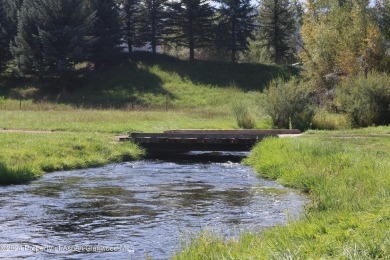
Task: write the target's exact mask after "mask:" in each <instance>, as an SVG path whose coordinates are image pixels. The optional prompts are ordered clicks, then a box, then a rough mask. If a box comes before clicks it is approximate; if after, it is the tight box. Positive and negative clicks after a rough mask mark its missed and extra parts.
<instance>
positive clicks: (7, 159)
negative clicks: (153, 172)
mask: <svg viewBox="0 0 390 260" xmlns="http://www.w3.org/2000/svg"><path fill="white" fill-rule="evenodd" d="M0 146H1V147H2V152H1V155H0V185H6V184H19V183H25V182H28V181H31V180H33V179H36V178H37V177H39V176H41V175H42V174H43V173H45V172H51V171H59V170H72V169H78V168H91V167H97V166H102V165H104V164H108V163H114V162H122V161H129V160H135V159H137V158H139V157H140V156H141V155H142V154H143V152H142V151H141V150H140V149H139V148H138V147H137V146H136V145H135V144H133V143H129V142H123V143H118V142H115V141H114V140H113V139H112V136H110V135H107V134H98V133H94V134H92V133H53V134H27V133H0Z"/></svg>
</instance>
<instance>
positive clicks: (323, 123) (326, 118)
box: [311, 108, 352, 130]
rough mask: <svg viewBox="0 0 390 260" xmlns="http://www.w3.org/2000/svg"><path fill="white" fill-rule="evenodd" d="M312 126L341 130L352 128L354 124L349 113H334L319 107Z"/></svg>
mask: <svg viewBox="0 0 390 260" xmlns="http://www.w3.org/2000/svg"><path fill="white" fill-rule="evenodd" d="M311 127H312V128H314V129H321V130H340V129H350V128H351V127H352V126H351V119H350V118H349V116H348V115H346V114H337V113H332V112H328V111H326V110H325V109H322V108H319V109H318V110H317V111H316V113H315V115H314V117H313V119H312V126H311Z"/></svg>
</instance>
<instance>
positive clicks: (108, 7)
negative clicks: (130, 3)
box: [91, 0, 122, 69]
mask: <svg viewBox="0 0 390 260" xmlns="http://www.w3.org/2000/svg"><path fill="white" fill-rule="evenodd" d="M91 6H92V8H93V9H94V10H95V11H96V23H95V29H94V36H95V37H96V42H95V43H94V45H93V49H92V57H91V61H92V62H94V63H95V68H96V69H99V68H103V67H105V66H107V65H110V64H114V63H115V62H116V61H117V58H118V54H119V53H120V45H121V43H122V34H121V25H120V20H119V7H118V5H117V4H116V2H115V0H92V1H91Z"/></svg>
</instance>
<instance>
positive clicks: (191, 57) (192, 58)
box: [190, 46, 195, 61]
mask: <svg viewBox="0 0 390 260" xmlns="http://www.w3.org/2000/svg"><path fill="white" fill-rule="evenodd" d="M194 60H195V50H194V46H190V61H194Z"/></svg>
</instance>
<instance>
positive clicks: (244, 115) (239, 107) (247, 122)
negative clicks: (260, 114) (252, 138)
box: [232, 102, 255, 129]
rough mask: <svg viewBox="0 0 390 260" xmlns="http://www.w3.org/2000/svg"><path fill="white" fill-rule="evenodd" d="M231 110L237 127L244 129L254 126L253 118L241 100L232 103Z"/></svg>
mask: <svg viewBox="0 0 390 260" xmlns="http://www.w3.org/2000/svg"><path fill="white" fill-rule="evenodd" d="M232 110H233V114H234V116H235V118H236V122H237V125H238V127H240V128H244V129H253V128H255V119H254V117H253V114H252V113H251V111H250V110H249V109H248V107H247V106H246V104H244V103H241V102H236V103H234V104H233V107H232Z"/></svg>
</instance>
